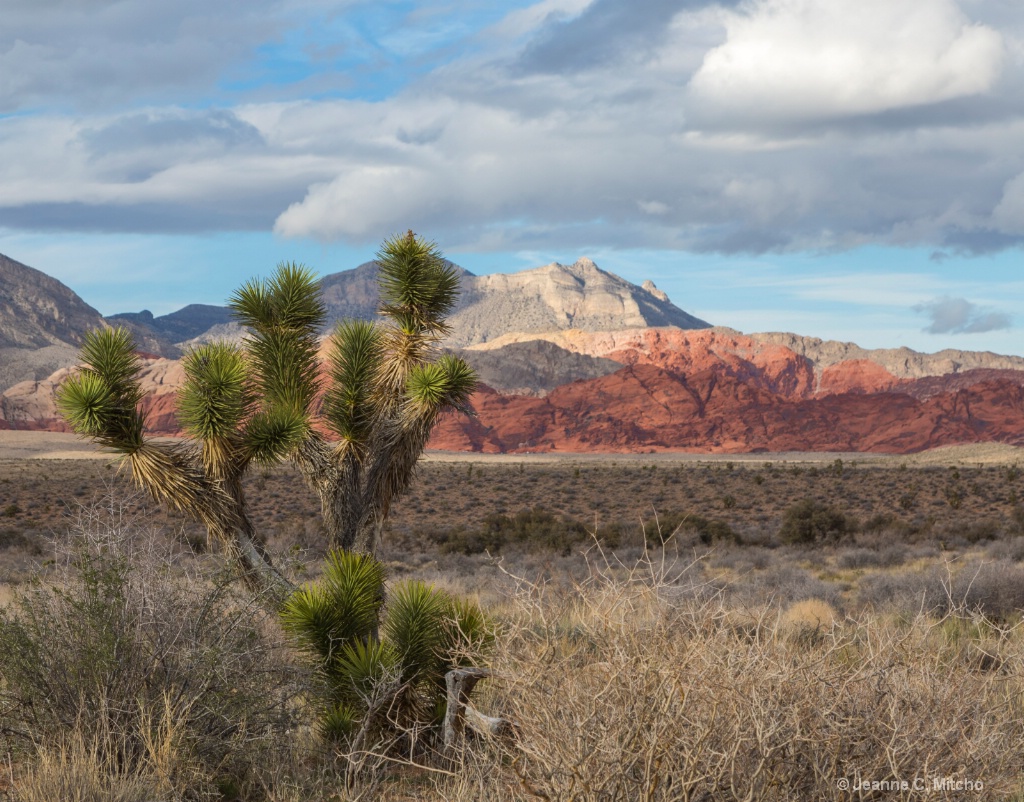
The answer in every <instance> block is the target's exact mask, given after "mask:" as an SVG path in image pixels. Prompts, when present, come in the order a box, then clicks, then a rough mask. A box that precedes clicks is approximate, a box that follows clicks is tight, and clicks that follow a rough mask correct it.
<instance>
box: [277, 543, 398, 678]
mask: <svg viewBox="0 0 1024 802" xmlns="http://www.w3.org/2000/svg"><path fill="white" fill-rule="evenodd" d="M384 576H385V573H384V566H382V565H381V563H380V562H379V561H378V560H376V559H374V558H373V557H371V556H370V555H368V554H359V553H358V552H350V551H332V552H331V553H330V554H329V555H328V556H327V560H326V562H325V564H324V571H323V576H322V577H321V579H320V581H319V582H317V583H315V584H312V585H307V586H306V587H304V588H302V589H300V590H298V591H296V592H295V594H293V595H292V596H291V597H290V598H289V599H288V601H287V602H285V605H284V607H283V608H282V612H281V622H282V624H283V626H284V628H285V630H286V631H288V632H289V633H291V634H292V635H293V636H295V637H296V638H297V640H298V641H299V643H301V644H302V645H303V646H304V648H306V649H307V650H309V651H311V652H312V653H313V654H314V655H315V656H316V657H317V659H318V660H319V661H320V662H321V663H322V664H323V665H325V666H326V665H328V664H330V662H331V661H332V660H333V659H335V657H336V656H337V655H338V653H339V651H340V650H341V648H342V647H344V646H345V645H347V644H349V643H352V642H354V641H361V640H366V639H367V638H368V637H369V636H370V635H371V634H372V633H373V632H375V631H376V629H377V623H378V619H379V616H380V608H381V604H382V602H383V599H384Z"/></svg>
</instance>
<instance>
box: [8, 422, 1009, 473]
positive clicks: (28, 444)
mask: <svg viewBox="0 0 1024 802" xmlns="http://www.w3.org/2000/svg"><path fill="white" fill-rule="evenodd" d="M25 459H61V460H68V459H102V460H110V459H112V457H111V455H110V454H108V453H105V452H103V451H100V450H99V449H97V448H96V447H95V446H94V445H92V444H91V443H88V442H86V441H84V440H81V439H80V438H79V437H77V436H76V435H73V434H60V433H56V432H17V431H0V462H2V461H4V460H25ZM424 459H426V460H427V461H428V462H477V463H490V464H502V463H513V464H518V463H527V464H544V463H564V462H578V463H615V462H643V463H645V464H650V463H659V464H675V463H686V462H692V463H707V462H735V463H740V462H742V463H754V464H761V463H765V462H797V463H801V462H805V463H830V462H834V461H835V460H837V459H842V460H843V461H844V462H857V463H862V464H874V465H899V464H907V465H1001V464H1012V463H1014V462H1021V463H1024V448H1020V447H1017V446H1009V445H1004V444H1001V443H980V444H972V445H963V446H946V447H943V448H936V449H932V450H931V451H924V452H921V453H919V454H892V455H885V454H862V453H855V452H835V451H823V452H793V451H790V452H777V453H758V454H701V453H684V452H662V453H655V454H573V453H564V454H552V453H543V454H474V453H469V452H459V451H428V452H427V453H426V455H425V457H424ZM0 471H2V468H0Z"/></svg>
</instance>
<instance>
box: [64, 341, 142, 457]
mask: <svg viewBox="0 0 1024 802" xmlns="http://www.w3.org/2000/svg"><path fill="white" fill-rule="evenodd" d="M82 361H83V362H84V363H85V364H84V366H83V367H82V368H81V369H79V371H78V372H76V373H74V374H72V375H71V376H70V377H69V378H68V379H67V380H66V381H65V382H64V383H63V384H62V385H61V387H60V388H59V389H58V391H57V409H58V411H59V412H60V414H61V416H62V417H64V419H65V420H67V421H68V423H70V424H71V427H72V428H73V429H74V430H75V431H76V432H78V433H79V434H82V435H85V436H87V437H91V438H92V439H93V440H95V441H97V442H98V443H99V444H101V445H103V446H106V447H108V448H113V449H116V450H119V451H123V452H124V453H132V452H133V451H135V450H137V449H139V448H141V447H142V442H143V440H142V434H143V428H144V420H143V418H142V415H141V413H140V412H139V411H138V409H137V406H138V403H139V401H140V400H141V398H142V395H143V393H142V390H141V388H140V386H139V382H138V373H139V370H140V368H141V361H140V360H139V357H138V355H137V354H136V353H135V343H134V342H133V340H132V336H131V333H130V332H129V331H128V330H127V329H124V328H114V329H94V330H93V331H90V332H89V333H88V334H86V336H85V343H84V344H83V346H82Z"/></svg>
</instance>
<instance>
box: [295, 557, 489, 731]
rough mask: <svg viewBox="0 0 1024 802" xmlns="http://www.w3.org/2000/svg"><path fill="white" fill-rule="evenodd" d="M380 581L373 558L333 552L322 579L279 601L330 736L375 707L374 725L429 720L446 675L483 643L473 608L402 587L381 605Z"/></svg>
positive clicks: (485, 629)
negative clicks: (314, 672)
mask: <svg viewBox="0 0 1024 802" xmlns="http://www.w3.org/2000/svg"><path fill="white" fill-rule="evenodd" d="M383 582H384V571H383V568H382V567H381V565H380V563H379V562H378V561H377V560H375V559H374V558H372V557H370V556H368V555H363V554H354V553H351V552H332V554H331V555H330V557H329V558H328V566H327V568H326V569H325V571H324V575H323V577H322V578H321V579H320V580H319V581H318V582H316V583H314V584H311V585H307V586H306V587H304V588H303V589H301V590H299V591H297V592H296V593H295V594H293V595H292V596H291V598H289V599H288V600H287V601H286V603H285V605H284V608H283V612H282V623H283V625H284V628H285V630H286V631H287V632H289V633H290V634H291V635H292V636H293V637H294V638H295V639H296V642H297V643H298V644H299V646H300V647H301V648H302V649H303V650H305V651H306V652H307V653H309V654H310V655H311V656H312V657H313V658H314V660H315V662H316V664H317V665H318V666H319V669H320V672H321V676H322V679H323V687H324V689H325V694H326V697H325V698H324V700H323V704H322V715H321V721H320V729H321V731H322V732H323V733H324V734H325V735H327V736H328V737H331V738H346V737H348V736H349V735H350V734H351V733H352V732H353V730H354V728H355V727H356V725H357V724H358V725H359V726H361V725H362V724H363V723H365V718H366V717H367V716H370V715H373V714H374V713H373V711H375V710H376V711H387V712H386V715H382V714H380V713H379V712H378V715H381V720H380V721H377V722H376V723H375V726H378V727H384V728H386V727H387V726H389V722H390V724H398V725H400V726H408V725H410V724H411V723H413V722H419V723H421V724H432V723H436V721H437V720H439V719H438V718H437V711H438V710H440V711H441V713H442V714H443V710H444V687H445V683H444V677H445V673H446V672H447V671H449V670H450V669H451V668H454V667H456V666H459V665H465V664H467V662H472V661H473V660H474V659H478V658H479V656H480V655H481V654H482V650H483V649H484V648H486V646H487V645H488V643H489V639H490V637H491V634H490V633H491V630H492V628H491V625H490V622H489V621H488V620H487V618H486V616H485V615H484V614H483V612H482V611H481V610H480V608H479V606H477V605H476V604H474V603H473V602H470V601H468V600H466V599H456V598H454V597H452V596H450V595H449V594H447V593H445V592H444V591H442V590H438V589H437V588H435V587H433V586H431V585H426V584H424V583H422V582H416V581H409V582H403V583H400V584H399V585H397V586H396V587H395V588H393V589H392V590H391V592H390V595H389V597H388V600H387V604H386V605H385V604H384V584H383ZM378 620H379V621H380V637H379V638H378V637H377V635H376V633H377V623H378ZM373 723H374V722H371V724H373Z"/></svg>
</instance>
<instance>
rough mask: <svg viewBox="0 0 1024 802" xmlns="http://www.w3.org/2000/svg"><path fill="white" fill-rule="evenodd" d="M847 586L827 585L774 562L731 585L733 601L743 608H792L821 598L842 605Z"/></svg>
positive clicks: (802, 572) (796, 567)
mask: <svg viewBox="0 0 1024 802" xmlns="http://www.w3.org/2000/svg"><path fill="white" fill-rule="evenodd" d="M842 592H843V587H842V586H840V585H838V584H836V583H834V582H825V581H823V580H821V579H819V578H818V577H816V576H814V575H813V574H811V573H810V572H808V571H805V570H804V569H803V568H800V567H799V566H796V565H793V564H791V563H774V564H771V565H769V566H768V567H767V568H766V569H765V570H763V571H756V572H754V573H751V574H749V575H745V576H742V577H740V578H739V579H737V580H736V581H735V582H734V583H732V584H731V585H730V586H729V598H730V600H731V601H733V602H736V603H740V604H743V605H747V606H750V605H764V604H772V605H788V604H792V603H794V602H799V601H804V600H805V599H820V600H822V601H824V602H827V603H828V604H831V605H832V606H833V607H840V606H841V597H842Z"/></svg>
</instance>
